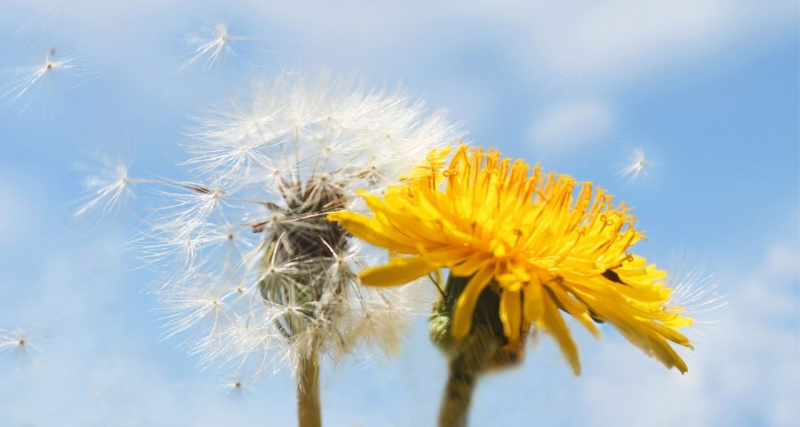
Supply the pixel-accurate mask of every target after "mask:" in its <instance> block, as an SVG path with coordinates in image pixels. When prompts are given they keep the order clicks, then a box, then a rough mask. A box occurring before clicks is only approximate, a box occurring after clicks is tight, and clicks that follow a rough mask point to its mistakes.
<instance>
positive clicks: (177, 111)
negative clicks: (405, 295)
mask: <svg viewBox="0 0 800 427" xmlns="http://www.w3.org/2000/svg"><path fill="white" fill-rule="evenodd" d="M230 3H232V4H230V5H225V6H224V7H223V6H222V5H221V4H215V3H214V2H208V1H205V2H204V1H201V2H188V1H184V2H182V1H176V2H170V4H169V5H161V4H158V3H157V2H150V1H145V2H130V3H123V2H116V3H111V2H100V1H86V2H81V4H80V5H69V4H66V3H64V4H61V3H50V2H39V1H31V2H24V4H23V3H22V2H17V3H15V4H14V5H10V6H8V7H6V8H4V9H5V10H4V14H3V16H0V51H2V52H3V54H2V55H0V129H2V131H1V132H0V254H1V255H0V292H2V295H3V298H0V330H4V331H15V330H17V329H18V328H19V329H20V330H22V331H23V333H24V335H25V336H26V337H27V339H28V343H29V348H28V352H27V354H22V353H21V352H20V351H18V349H17V350H15V349H8V350H3V349H2V348H0V351H2V353H0V425H9V426H45V425H64V426H73V425H74V426H86V425H96V426H188V425H192V426H214V425H243V426H244V425H292V424H293V423H294V410H295V408H294V398H293V393H294V392H293V390H294V386H293V382H292V380H291V378H289V374H288V372H287V371H286V370H284V371H281V372H278V373H276V374H275V375H274V376H270V377H267V378H263V379H261V380H259V381H257V382H253V381H252V380H250V379H249V378H243V381H245V384H246V385H247V388H248V390H246V392H245V393H243V394H242V395H239V394H237V393H231V390H230V387H227V386H226V381H230V379H231V378H230V377H228V376H226V374H225V373H224V372H217V371H216V370H215V369H207V370H200V369H198V368H197V367H196V363H197V362H198V360H197V358H195V357H192V356H189V355H186V353H185V352H184V351H182V350H181V349H178V348H176V347H177V345H178V343H179V342H180V341H179V340H162V339H161V334H162V332H163V331H162V329H161V325H162V324H163V322H162V321H161V320H160V317H161V314H160V313H158V312H155V311H154V303H153V299H152V297H151V296H150V295H149V294H148V293H147V283H148V279H149V278H150V277H149V276H148V274H149V273H147V272H144V271H142V270H137V269H136V267H137V260H136V257H135V255H134V254H132V253H131V252H130V251H129V250H127V249H126V247H127V246H128V242H130V241H131V240H132V239H134V238H136V237H137V233H136V230H137V224H138V223H137V222H136V220H135V218H136V217H141V216H142V215H143V214H142V208H143V207H144V206H147V204H148V195H147V194H146V193H142V194H139V195H138V198H137V199H133V200H131V201H130V203H129V205H128V206H129V208H130V209H127V210H125V211H124V212H121V213H120V214H119V215H117V216H116V217H112V218H105V219H103V220H102V221H99V222H97V221H94V219H95V218H93V219H92V220H79V221H75V220H73V219H72V217H71V216H72V212H73V211H74V209H75V207H76V206H77V203H76V201H77V200H79V199H80V197H81V194H82V193H81V191H82V189H81V185H80V182H81V179H82V177H83V176H84V175H85V170H86V169H87V168H88V169H89V170H90V171H91V169H92V168H93V167H96V165H95V163H96V161H95V159H96V158H97V156H98V155H110V156H113V157H116V158H122V159H124V160H125V161H127V162H129V163H130V164H131V170H132V173H133V174H135V175H137V176H145V177H148V176H169V177H174V178H183V177H184V175H183V173H182V172H181V171H180V170H179V169H178V168H176V167H175V164H176V163H177V162H179V161H181V160H184V159H185V158H186V155H185V154H184V152H183V150H182V148H181V147H180V145H179V144H180V143H182V142H186V141H187V138H186V137H185V136H184V135H185V131H186V130H187V129H188V128H189V127H190V126H191V124H192V123H193V122H192V120H191V119H190V117H191V116H192V115H197V114H201V113H202V112H203V110H204V108H206V107H207V106H208V105H213V104H218V103H220V102H221V101H224V100H226V99H228V98H230V97H233V96H238V95H242V94H244V93H246V91H247V90H248V89H249V88H250V84H251V82H253V81H255V80H259V79H267V80H269V79H271V77H273V76H274V75H276V74H277V73H278V72H279V71H280V70H281V69H285V68H291V69H294V70H298V71H300V72H304V73H315V72H318V71H319V70H321V69H327V70H329V71H331V72H333V73H335V74H345V75H354V74H355V75H358V76H361V77H363V78H364V79H365V80H366V81H367V82H369V83H370V84H372V85H375V86H380V85H383V84H387V85H394V84H396V83H402V84H403V85H404V87H405V88H406V90H407V91H409V92H410V93H413V94H419V95H420V96H421V97H423V98H425V99H427V100H428V102H429V105H430V106H431V108H447V109H449V111H450V114H449V117H450V118H451V119H452V120H453V121H456V122H460V123H461V124H462V125H461V127H462V128H463V129H465V130H466V131H468V135H467V137H466V140H467V141H469V142H471V143H474V144H479V145H484V146H495V147H498V148H500V149H501V150H502V151H503V152H504V153H505V154H507V155H510V156H515V157H522V158H525V159H526V160H527V161H529V162H539V163H541V164H542V165H543V167H544V168H545V169H548V170H557V171H559V172H565V173H570V174H573V175H575V176H576V177H578V179H581V180H591V181H594V182H596V183H598V184H599V185H601V186H603V187H604V188H607V189H608V190H610V191H611V192H612V193H613V194H615V195H616V197H617V198H618V199H619V200H624V201H626V202H627V203H628V204H630V205H632V206H634V207H635V212H636V214H637V218H638V221H639V225H640V227H641V228H642V229H643V230H645V231H646V233H647V236H648V240H647V241H646V242H643V243H641V244H640V245H638V246H639V247H638V250H639V251H641V252H642V253H643V254H645V255H646V256H647V257H648V258H649V259H653V260H655V261H656V262H658V263H659V264H661V265H664V266H667V267H670V266H671V267H673V268H678V267H680V266H683V268H684V269H689V268H692V267H704V268H705V271H706V273H708V275H713V277H714V279H713V280H711V281H709V282H714V281H715V282H716V283H718V284H719V287H718V291H719V293H722V294H726V295H727V297H726V299H727V305H726V306H725V307H723V308H720V309H717V310H713V311H711V312H707V313H698V315H697V316H698V318H699V319H700V320H702V322H701V323H700V324H699V325H698V326H697V327H695V328H694V329H693V330H692V331H691V334H693V335H691V336H692V337H694V338H695V340H696V342H697V345H696V347H697V348H696V350H695V351H694V352H692V353H690V354H688V355H687V360H688V363H689V368H690V371H689V373H688V374H687V375H684V376H681V375H680V374H678V373H677V372H674V371H666V370H665V369H663V367H661V366H660V365H658V364H657V363H656V362H655V361H654V360H652V359H649V358H647V357H645V356H643V355H642V354H641V353H640V352H638V351H637V350H635V349H633V348H630V346H629V345H627V343H626V342H625V341H624V340H623V339H621V337H619V336H618V335H617V334H616V333H615V332H614V331H613V330H611V329H608V328H606V329H604V330H603V332H604V339H603V340H602V342H595V341H594V340H593V339H592V338H591V337H590V336H588V335H587V334H582V333H577V339H578V344H579V348H580V353H581V358H582V360H583V364H584V369H583V372H584V374H583V375H582V376H581V377H578V378H575V377H573V376H572V374H571V372H570V370H569V367H568V365H567V364H566V363H564V362H563V361H562V360H561V359H560V355H559V354H558V351H557V349H556V348H555V345H554V344H553V342H552V341H551V340H549V339H548V338H546V337H543V338H541V339H540V340H539V342H538V343H537V344H536V345H534V346H532V347H531V348H530V349H529V352H528V356H527V360H526V362H525V364H524V366H523V367H522V368H521V369H518V370H515V371H510V372H504V373H501V374H497V375H494V376H491V377H487V378H485V379H484V380H483V381H482V382H481V384H480V386H479V389H478V394H477V396H476V399H475V403H474V406H473V408H472V420H473V425H500V424H512V423H518V424H519V423H522V422H530V423H533V422H534V421H529V420H535V423H536V424H537V425H565V426H566V425H590V424H591V425H601V426H603V425H614V426H616V425H637V426H660V425H671V424H683V425H689V426H730V425H744V426H751V425H752V426H761V425H770V426H798V425H800V410H799V409H798V407H797V402H798V400H800V370H799V369H800V368H798V367H799V366H800V314H799V313H800V311H799V310H798V309H799V308H800V291H799V289H798V288H800V279H799V277H800V260H799V259H800V241H799V240H798V236H799V234H800V230H799V229H798V227H799V224H800V188H799V187H798V185H799V183H800V133H799V132H800V99H798V94H800V84H799V83H798V80H799V77H798V76H799V75H800V59H799V58H798V51H800V45H798V39H799V36H800V33H799V28H798V19H797V17H798V9H797V4H796V3H795V2H791V1H767V2H759V3H758V5H757V6H756V5H751V3H750V2H745V1H721V0H720V1H699V2H698V1H676V2H669V4H668V5H667V4H666V3H664V4H663V5H658V4H656V3H652V4H650V5H647V6H643V5H642V4H641V3H640V2H635V1H631V0H615V1H611V2H604V3H603V4H602V5H598V4H594V3H592V2H562V3H560V4H559V5H554V3H550V4H544V2H515V1H511V0H507V1H501V2H492V4H491V5H490V4H489V2H485V3H483V4H482V5H465V4H463V3H461V2H440V3H437V5H435V6H431V5H429V4H428V3H427V2H397V3H393V4H390V3H386V4H382V5H378V4H377V3H376V4H363V3H360V2H338V4H336V5H335V6H333V5H329V4H327V3H325V2H295V3H291V4H290V3H289V2H269V3H267V4H264V3H265V2H255V1H251V2H248V1H237V2H230ZM219 23H224V24H227V25H228V26H229V27H228V28H229V32H230V34H234V35H241V36H247V37H250V38H252V40H242V41H239V42H236V43H234V44H233V45H232V49H233V51H234V52H235V55H229V56H228V57H226V58H223V59H222V60H220V61H218V62H217V63H215V64H214V66H212V67H209V68H208V69H203V67H202V66H197V64H193V65H192V66H188V67H186V69H184V70H182V71H178V69H179V68H180V67H181V66H182V65H184V64H186V63H187V61H188V59H189V58H190V57H191V48H190V47H187V46H186V44H185V43H184V42H185V40H186V39H187V36H188V35H189V34H192V33H196V32H201V31H203V28H204V27H207V26H210V27H213V26H215V25H217V24H219ZM51 47H55V48H56V53H55V55H54V57H55V58H75V59H74V65H75V68H72V69H68V70H55V72H53V73H51V74H49V75H47V76H45V77H47V78H46V79H42V80H41V81H39V82H37V83H36V84H35V85H33V86H31V88H30V89H29V90H28V91H25V92H24V93H21V91H22V89H23V88H24V87H25V85H26V83H25V81H24V80H20V79H21V78H22V77H23V76H24V68H25V67H29V66H32V67H37V66H41V65H42V63H43V60H44V58H45V55H46V54H47V52H48V50H49V49H50V48H51ZM61 71H63V72H61ZM20 85H21V86H20ZM635 149H640V150H642V151H643V152H644V153H645V156H646V158H647V160H648V161H650V162H652V165H650V166H649V167H648V169H647V172H648V173H647V175H646V176H643V177H641V178H640V179H638V180H636V181H635V182H628V180H627V179H626V178H620V177H618V176H617V175H618V172H619V171H620V170H621V169H622V168H624V167H625V166H626V164H627V162H628V157H629V156H630V155H631V153H632V152H633V151H634V150H635ZM675 259H678V260H679V261H674V260H675ZM709 298H710V297H709ZM323 375H324V377H323V407H324V417H325V421H326V424H327V425H343V426H355V425H362V426H407V425H423V426H425V425H433V421H434V420H435V416H436V415H435V414H436V411H437V408H438V403H439V398H440V393H441V389H442V386H443V384H444V380H445V376H446V366H445V362H444V360H443V359H442V358H441V357H440V355H439V354H438V353H437V351H436V350H435V349H434V348H433V346H432V345H431V344H430V343H429V342H428V339H427V336H426V325H425V319H424V317H421V318H420V319H418V320H417V321H416V322H415V323H414V328H413V330H412V335H411V336H410V338H409V340H408V343H407V345H406V347H405V349H404V350H403V352H402V353H401V354H400V355H398V357H396V358H394V359H391V360H387V361H380V360H359V359H357V358H356V359H351V360H349V361H347V362H345V363H343V364H342V365H341V366H339V367H338V368H337V369H336V370H332V369H326V370H325V372H324V374H323Z"/></svg>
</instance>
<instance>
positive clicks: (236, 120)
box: [79, 73, 459, 425]
mask: <svg viewBox="0 0 800 427" xmlns="http://www.w3.org/2000/svg"><path fill="white" fill-rule="evenodd" d="M198 120H199V122H200V129H199V130H198V131H197V132H196V133H194V135H193V139H192V141H191V142H190V143H188V144H186V146H187V150H188V151H189V152H190V153H191V154H192V157H191V158H190V159H189V160H188V161H187V162H185V165H186V166H188V167H189V168H190V170H191V171H193V172H194V173H195V174H196V181H197V182H193V183H183V182H174V181H168V180H155V181H152V182H151V183H154V184H160V185H163V186H166V187H167V188H168V190H166V191H161V192H159V194H158V195H159V196H160V197H162V198H163V199H165V200H166V201H165V203H164V205H165V206H164V207H163V208H161V209H157V210H156V211H154V214H153V218H152V219H151V220H148V230H147V232H146V236H145V240H146V241H142V242H139V245H141V246H145V251H144V254H145V255H144V256H145V258H146V260H147V262H148V263H149V264H150V265H151V266H153V267H157V268H158V269H159V270H161V271H162V272H164V274H163V276H162V277H160V279H159V284H158V285H157V287H156V288H157V291H156V293H157V295H158V297H159V303H160V305H161V306H162V307H163V309H164V310H167V312H168V315H167V322H166V323H167V325H166V326H167V335H168V336H172V335H176V334H181V335H182V336H183V337H185V338H184V342H183V345H185V346H186V347H188V351H189V352H190V353H192V354H198V355H200V357H201V360H202V363H204V364H206V363H210V362H212V361H221V362H222V363H223V364H226V365H231V364H232V365H235V366H236V367H237V370H241V369H243V368H244V367H255V368H256V370H257V372H256V374H257V375H260V374H261V373H262V372H266V371H267V370H268V369H270V368H272V369H273V370H275V369H277V368H279V367H280V366H281V365H285V364H286V362H288V364H289V365H290V366H291V367H292V369H293V371H294V373H295V374H296V376H297V380H298V395H299V397H298V399H299V408H301V409H300V412H301V413H300V418H301V425H315V422H314V418H315V417H318V416H319V414H318V412H319V408H318V405H319V403H318V401H317V402H316V403H314V401H315V400H318V386H319V384H318V370H319V361H318V358H319V357H326V358H328V359H329V360H331V361H333V362H336V361H338V360H339V359H340V358H341V357H342V356H344V355H347V354H349V353H351V352H352V351H353V350H355V349H364V350H371V349H373V348H377V349H381V350H383V351H385V352H391V351H394V350H396V349H397V348H398V346H399V344H398V343H399V341H400V340H401V337H402V336H403V334H404V332H405V330H406V324H407V320H408V317H409V315H410V314H412V307H410V305H409V298H411V295H410V294H409V293H407V292H406V291H403V290H378V289H371V288H361V287H359V286H358V277H357V274H358V272H359V271H361V270H362V269H363V268H364V266H365V261H364V258H365V256H366V253H365V252H364V250H363V249H362V247H361V245H360V244H359V242H358V241H354V240H353V241H351V239H350V235H349V234H348V233H347V232H346V231H345V230H344V229H342V228H341V227H340V226H339V225H338V224H335V223H332V222H329V221H328V220H327V219H326V215H327V214H329V213H331V212H335V211H339V210H345V209H346V210H359V209H363V205H362V204H361V201H360V200H359V199H358V198H357V197H355V190H356V189H359V188H369V189H371V190H372V191H374V192H376V193H378V194H380V193H381V192H382V191H383V189H384V188H386V187H387V185H389V184H391V183H393V182H395V181H396V180H397V177H398V176H399V175H400V174H401V173H403V172H404V171H406V170H409V169H410V168H411V167H412V166H413V165H415V164H417V163H418V162H419V161H420V160H421V159H423V158H424V157H425V154H426V153H427V152H428V151H429V150H430V149H432V148H435V147H439V146H442V145H443V144H445V143H447V142H450V141H454V140H456V139H457V138H458V137H459V135H458V134H457V133H455V131H454V129H453V127H452V126H451V125H450V124H449V123H447V121H446V120H445V119H444V117H443V115H442V114H440V113H434V114H431V115H428V114H426V110H425V106H424V103H422V102H419V101H417V102H415V101H412V100H409V98H408V97H407V96H406V95H404V94H403V93H402V92H401V91H399V90H397V91H388V90H377V91H373V90H366V89H365V88H364V87H363V86H362V85H359V84H356V83H351V82H345V81H340V80H335V79H331V78H329V77H321V78H319V79H318V80H313V81H308V80H306V79H304V78H303V77H302V76H300V75H298V74H292V73H285V74H282V75H281V76H279V77H278V78H277V79H276V80H275V81H274V82H272V83H271V84H260V85H257V86H256V87H255V89H254V91H253V95H252V99H250V100H248V102H246V103H241V102H231V103H229V104H227V105H224V106H222V107H220V108H217V109H215V111H214V112H212V113H211V117H210V118H204V119H198ZM110 176H111V177H110V178H108V179H105V180H97V183H96V185H94V188H96V190H95V194H94V197H92V198H91V199H90V201H89V202H87V203H86V204H84V206H82V207H81V209H80V210H79V214H84V213H86V212H87V211H89V210H91V209H94V208H97V207H102V208H103V209H105V210H107V209H108V208H109V206H111V205H112V204H113V203H114V202H116V201H118V200H119V199H120V198H121V197H120V196H118V194H120V193H122V192H124V189H125V188H127V184H128V183H130V182H132V179H131V178H129V177H127V173H126V172H124V173H123V171H118V173H116V174H113V173H112V174H110ZM93 183H94V182H93ZM148 246H149V247H148ZM369 354H371V353H370V352H367V353H364V355H365V356H368V355H369ZM315 405H317V408H316V410H315V409H314V406H315ZM302 408H306V409H302ZM308 408H311V409H308ZM314 414H316V415H314ZM317 421H318V420H317Z"/></svg>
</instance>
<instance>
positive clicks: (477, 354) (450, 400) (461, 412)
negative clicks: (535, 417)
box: [439, 328, 497, 427]
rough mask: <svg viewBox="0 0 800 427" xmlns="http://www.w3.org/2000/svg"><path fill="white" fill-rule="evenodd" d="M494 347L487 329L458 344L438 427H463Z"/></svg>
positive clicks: (490, 333)
mask: <svg viewBox="0 0 800 427" xmlns="http://www.w3.org/2000/svg"><path fill="white" fill-rule="evenodd" d="M496 349H497V343H496V340H495V339H494V336H493V334H492V332H491V330H490V329H489V328H478V329H476V330H475V331H474V332H473V333H471V334H470V335H469V336H467V337H466V338H464V339H463V340H462V341H461V343H459V348H458V349H457V350H456V352H455V354H454V355H453V357H452V358H451V359H450V363H449V364H450V375H449V377H448V378H447V385H446V386H445V390H444V396H443V397H442V407H441V410H440V412H439V427H466V425H467V418H468V414H469V407H470V404H471V403H472V395H473V393H474V392H475V386H476V384H477V381H478V377H479V376H480V375H481V374H482V373H483V372H485V371H486V368H487V365H488V363H489V357H490V355H492V354H493V353H494V351H495V350H496Z"/></svg>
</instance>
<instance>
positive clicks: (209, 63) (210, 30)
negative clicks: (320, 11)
mask: <svg viewBox="0 0 800 427" xmlns="http://www.w3.org/2000/svg"><path fill="white" fill-rule="evenodd" d="M252 40H255V39H254V38H252V37H244V36H236V35H233V34H230V33H229V32H228V26H227V25H225V24H222V23H220V24H217V25H215V26H213V27H206V28H204V29H203V31H202V32H201V33H199V34H191V35H190V36H189V37H188V38H187V39H186V43H187V44H188V45H189V46H190V47H191V49H192V56H191V58H189V60H187V61H186V62H185V63H183V64H182V65H181V66H180V67H178V72H181V71H183V70H185V69H187V68H189V67H192V66H194V65H196V64H202V68H203V69H204V70H207V69H210V68H212V67H214V65H216V64H217V63H218V62H219V61H222V60H223V59H224V58H225V57H226V56H227V55H235V54H236V53H235V52H234V50H233V45H234V44H235V43H237V42H241V41H252Z"/></svg>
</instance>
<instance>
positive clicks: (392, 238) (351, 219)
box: [328, 212, 416, 253]
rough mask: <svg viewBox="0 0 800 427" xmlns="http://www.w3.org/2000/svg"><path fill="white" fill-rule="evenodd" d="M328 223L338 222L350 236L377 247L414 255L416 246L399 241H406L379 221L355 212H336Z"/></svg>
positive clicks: (330, 215) (329, 218)
mask: <svg viewBox="0 0 800 427" xmlns="http://www.w3.org/2000/svg"><path fill="white" fill-rule="evenodd" d="M328 221H332V222H338V223H339V224H341V225H342V227H344V229H345V230H347V231H348V232H349V233H350V234H352V235H353V236H356V237H358V238H359V239H362V240H364V241H366V242H367V243H370V244H373V245H375V246H378V247H381V248H386V249H389V250H393V251H400V252H405V253H414V252H416V249H415V248H414V245H410V244H407V243H405V242H402V243H401V241H399V240H405V238H403V237H402V236H399V235H398V233H396V232H394V231H393V230H390V229H388V228H386V227H385V226H384V225H383V224H381V223H379V222H378V221H376V220H374V219H372V218H368V217H366V216H364V215H360V214H357V213H353V212H334V213H331V214H328Z"/></svg>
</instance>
